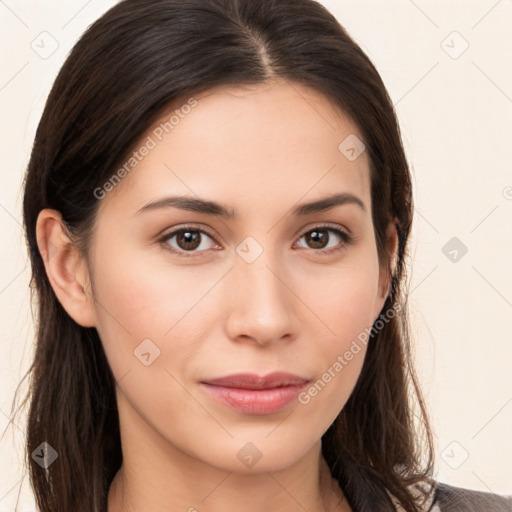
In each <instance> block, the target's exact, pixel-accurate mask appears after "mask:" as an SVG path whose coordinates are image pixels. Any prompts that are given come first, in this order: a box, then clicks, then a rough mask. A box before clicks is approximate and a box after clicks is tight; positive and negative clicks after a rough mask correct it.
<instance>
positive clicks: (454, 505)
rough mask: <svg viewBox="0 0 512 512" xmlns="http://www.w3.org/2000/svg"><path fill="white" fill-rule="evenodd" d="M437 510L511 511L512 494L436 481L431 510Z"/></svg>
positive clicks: (442, 511)
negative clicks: (505, 494) (477, 489)
mask: <svg viewBox="0 0 512 512" xmlns="http://www.w3.org/2000/svg"><path fill="white" fill-rule="evenodd" d="M436 507H437V508H436ZM438 510H440V512H482V511H485V512H512V495H511V496H504V495H500V494H494V493H492V492H483V491H475V490H472V489H466V488H463V487H456V486H454V485H449V484H445V483H442V482H437V485H436V493H435V500H434V505H433V507H432V509H431V511H432V512H437V511H438Z"/></svg>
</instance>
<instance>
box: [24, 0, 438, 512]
mask: <svg viewBox="0 0 512 512" xmlns="http://www.w3.org/2000/svg"><path fill="white" fill-rule="evenodd" d="M274 78H280V79H283V80H286V81H288V82H289V83H292V84H293V83H300V84H302V85H306V86H308V87H310V88H312V89H314V90H316V91H318V92H320V93H322V94H323V95H324V96H325V97H327V98H328V99H329V100H330V101H332V102H333V105H335V106H336V107H338V108H340V109H341V110H342V111H344V112H345V113H346V114H347V115H348V116H349V117H350V118H351V120H353V122H354V123H355V124H356V125H357V126H358V127H359V129H360V131H361V134H362V135H363V138H364V144H365V145H366V151H368V155H369V160H370V167H371V169H370V172H371V199H372V219H373V225H374V229H375V238H376V243H377V250H378V258H379V264H380V265H381V268H382V269H387V270H388V271H389V272H392V269H391V263H390V258H389V253H388V251H387V248H386V227H387V225H388V222H389V221H390V220H391V219H396V229H397V232H398V240H399V243H398V259H397V262H396V267H395V268H394V271H393V274H392V279H391V288H390V294H389V296H388V298H387V300H386V302H385V304H384V306H383V309H382V311H388V310H391V309H393V310H394V311H398V313H397V314H395V315H394V316H393V317H392V318H391V319H388V320H387V321H386V322H385V323H384V325H383V326H382V328H380V329H375V330H372V334H371V336H370V339H369V342H368V347H367V353H366V356H365V360H364V365H363V368H362V371H361V374H360V376H359V379H358V381H357V384H356V386H355V389H354V391H353V393H352V395H351V396H350V398H349V400H348V402H347V403H346V405H345V407H344V408H343V410H342V411H341V412H340V414H339V415H338V417H337V418H336V420H335V421H334V422H333V423H332V425H331V426H330V427H329V429H328V430H327V431H326V432H325V434H324V435H323V437H322V452H323V455H324V457H325V459H326V461H327V463H328V465H329V468H330V470H331V473H332V476H333V477H334V478H335V479H336V480H337V481H338V482H339V484H340V487H341V488H342V490H343V492H344V493H345V495H346V497H347V500H348V502H349V504H350V505H351V506H352V508H353V510H356V511H375V510H379V511H388V510H390V511H391V510H394V508H393V505H392V503H391V500H390V499H389V494H391V495H392V496H394V497H395V498H396V499H397V500H398V501H399V502H400V503H401V505H402V506H403V507H404V509H405V510H406V511H407V512H416V511H417V510H419V508H418V504H417V503H416V501H415V499H414V496H413V495H412V494H411V488H410V487H409V486H411V484H414V483H416V482H421V481H424V480H429V481H433V480H432V470H433V439H432V433H431V428H430V425H429V419H428V413H427V410H426V407H425V405H424V402H423V399H422V397H421V392H420V389H419V386H418V383H417V377H416V376H415V372H414V368H413V365H412V356H411V353H410V341H409V334H408V325H409V319H408V316H407V293H406V284H405V279H406V274H405V259H406V257H407V256H408V254H407V241H408V238H409V233H410V229H411V224H412V217H413V198H412V185H411V178H410V172H409V166H408V163H407V160H406V156H405V152H404V149H403V145H402V141H401V134H400V129H399V126H398V122H397V119H396V114H395V111H394V108H393V104H392V101H391V100H390V98H389V96H388V93H387V91H386V88H385V86H384V84H383V82H382V80H381V78H380V76H379V74H378V72H377V70H376V69H375V67H374V65H373V64H372V62H371V61H370V59H369V58H368V57H367V56H366V55H365V53H364V52H363V51H362V50H361V48H360V47H359V46H358V45H357V44H356V43H355V42H354V41H353V40H352V39H351V37H350V36H349V35H348V34H347V32H346V31H345V29H344V28H343V27H342V26H341V25H340V23H339V22H338V21H337V20H336V19H335V18H334V17H333V16H332V15H331V14H330V13H329V12H328V11H327V10H326V9H325V8H324V7H323V6H322V5H321V4H319V3H317V2H315V1H313V0H153V1H151V2H140V1H139V0H124V1H121V2H120V3H118V4H117V5H115V6H114V7H113V8H111V9H110V10H109V11H108V12H106V14H104V15H103V16H102V17H101V18H100V19H98V20H97V21H96V22H95V23H94V24H93V25H92V26H90V27H89V28H88V30H87V31H86V32H85V33H84V34H83V36H82V37H81V38H80V40H79V41H78V42H77V43H76V45H75V46H74V48H73V50H72V51H71V53H70V55H69V56H68V58H67V60H66V62H65V63H64V65H63V66H62V68H61V70H60V72H59V74H58V76H57V78H56V80H55V83H54V85H53V87H52V90H51V92H50V94H49V97H48V100H47V103H46V106H45V109H44V112H43V115H42V117H41V120H40V123H39V126H38V128H37V132H36V136H35V141H34V145H33V148H32V154H31V158H30V162H29V165H28V169H27V173H26V177H25V183H24V187H25V189H24V201H23V215H24V225H25V234H26V238H27V243H28V249H29V252H30V260H31V265H32V278H31V282H30V286H31V291H32V294H33V295H35V296H36V298H37V308H38V310H37V317H36V319H35V324H36V336H37V339H36V344H35V355H34V359H33V362H32V364H31V366H30V368H29V370H28V372H27V374H26V375H25V376H24V377H23V380H24V379H25V378H26V377H28V376H29V377H30V389H29V392H28V393H27V394H26V396H25V399H24V401H23V403H22V405H24V404H25V403H26V402H27V401H29V404H30V408H29V412H28V417H27V418H28V419H27V437H26V457H25V462H26V464H28V468H29V475H30V481H31V485H32V487H33V490H34V494H35V499H36V503H37V505H38V507H40V509H41V512H50V511H51V512H69V511H70V510H73V511H74V512H103V511H106V509H107V494H108V489H109V486H110V483H111V482H112V479H113V477H114V475H115V473H116V472H117V470H118V469H119V468H120V466H121V463H122V451H121V441H120V431H119V421H118V412H117V404H116V395H115V386H116V381H115V379H114V377H113V374H112V372H111V369H110V367H109V364H108V361H107V359H106V357H105V353H104V351H103V347H102V344H101V341H100V338H99V336H98V333H97V331H96V329H95V328H85V327H82V326H80V325H78V324H77V323H76V322H74V321H73V319H71V317H70V316H69V315H68V314H67V313H66V311H65V310H64V308H63V307H62V306H61V304H60V303H59V301H58V300H57V298H56V295H55V294H54V292H53V289H52V287H51V285H50V283H49V280H48V277H47V274H46V272H45V267H44V264H43V260H42V258H41V254H40V252H39V250H38V245H37V241H36V221H37V217H38V214H39V212H40V211H41V210H42V209H44V208H52V209H55V210H58V211H59V212H60V213H61V215H62V219H63V222H64V224H65V226H66V228H68V230H69V233H70V236H71V235H72V237H73V239H74V240H76V243H77V244H78V245H79V247H80V249H81V250H82V251H83V254H84V255H87V251H88V248H89V241H90V235H91V226H92V225H93V224H94V220H95V216H96V214H97V209H98V204H99V201H98V199H97V198H96V195H95V194H94V190H95V189H97V188H98V187H101V186H102V185H103V184H104V183H105V182H106V181H107V180H109V179H110V178H111V176H112V175H113V173H114V171H115V170H116V169H118V166H119V165H121V164H122V162H123V161H124V159H125V157H126V155H127V154H129V152H130V150H131V149H132V148H133V147H134V145H135V144H136V142H137V141H138V140H139V139H140V137H141V136H142V135H143V134H144V133H145V132H146V130H148V129H149V128H150V127H151V125H152V123H154V122H155V120H157V119H158V118H159V116H161V115H162V113H164V112H165V111H166V110H167V109H168V108H169V106H170V105H173V104H175V103H176V102H177V101H178V100H179V99H180V98H183V97H186V96H188V97H190V96H191V95H193V94H194V93H199V92H202V91H207V90H208V89H210V88H212V87H215V86H223V85H244V84H260V83H263V82H265V81H268V80H271V79H274ZM23 380H22V382H23ZM20 384H21V383H20ZM18 388H19V386H18ZM17 394H18V389H17V390H16V394H15V397H16V396H17ZM42 442H47V443H48V444H49V445H50V446H51V447H52V448H53V449H55V450H56V452H57V453H58V454H59V458H58V459H57V461H56V462H54V463H53V464H51V465H49V466H48V467H47V468H46V469H43V468H42V467H41V465H40V464H38V463H37V462H36V461H35V460H34V458H33V457H32V456H31V454H32V452H33V451H34V450H35V449H36V448H38V447H39V446H40V445H41V443H42Z"/></svg>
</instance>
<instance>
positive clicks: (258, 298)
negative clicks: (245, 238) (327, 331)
mask: <svg viewBox="0 0 512 512" xmlns="http://www.w3.org/2000/svg"><path fill="white" fill-rule="evenodd" d="M287 281H288V280H287V276H286V272H285V271H284V270H283V268H282V266H278V265H277V263H276V261H275V260H274V259H271V258H270V257H267V255H266V252H263V254H262V255H261V256H260V257H259V258H258V259H256V261H253V262H252V263H247V262H246V261H244V260H243V259H242V258H238V257H237V258H236V262H235V264H234V268H233V269H232V271H231V272H230V276H229V283H228V287H227V288H228V290H227V292H228V294H229V301H228V304H229V312H228V316H227V320H226V331H227V335H228V337H229V338H230V339H231V340H233V341H237V342H242V341H244V340H245V341H249V342H252V343H258V344H259V345H269V344H272V343H278V342H283V341H291V340H292V339H294V338H296V336H297V333H298V318H297V315H296V311H295V309H294V308H296V307H297V298H295V297H294V294H293V292H292V291H291V289H290V288H289V287H288V286H289V285H288V283H287Z"/></svg>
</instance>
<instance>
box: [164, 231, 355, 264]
mask: <svg viewBox="0 0 512 512" xmlns="http://www.w3.org/2000/svg"><path fill="white" fill-rule="evenodd" d="M320 229H323V230H326V231H331V232H333V233H335V234H336V235H338V236H339V237H340V238H341V239H342V243H341V246H340V247H334V248H330V249H312V250H313V251H316V253H317V254H321V255H325V256H327V255H330V254H333V253H337V252H339V251H342V250H343V249H345V248H346V247H348V246H349V245H350V244H351V243H352V242H353V238H352V236H351V235H349V234H348V233H345V232H344V231H341V230H340V229H338V228H335V227H333V226H329V225H325V224H318V225H317V226H314V227H313V228H311V229H308V230H307V231H305V232H304V233H302V235H301V236H300V237H299V240H300V239H301V238H302V237H303V236H304V235H307V234H308V233H311V232H312V231H315V230H320ZM187 231H190V232H194V233H195V232H197V233H202V234H205V235H207V236H208V237H210V238H211V239H212V240H213V241H214V242H215V243H217V241H216V240H215V237H214V236H213V235H212V234H211V233H209V232H208V231H206V230H205V229H202V228H197V227H194V226H184V227H182V228H179V229H176V230H174V231H171V232H170V233H167V234H166V235H165V236H164V237H162V238H161V239H160V240H159V241H160V242H161V243H162V244H163V245H164V248H165V249H166V250H168V251H169V252H171V253H173V254H176V255H178V256H180V257H184V258H196V257H198V254H197V252H196V253H195V254H194V251H183V250H180V251H179V250H176V249H175V248H173V247H171V246H170V245H169V244H168V243H166V242H168V241H169V240H170V239H171V238H173V237H174V236H175V235H177V234H179V233H183V232H187ZM198 252H199V253H201V252H204V251H198ZM187 253H189V254H187Z"/></svg>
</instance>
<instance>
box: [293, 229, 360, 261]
mask: <svg viewBox="0 0 512 512" xmlns="http://www.w3.org/2000/svg"><path fill="white" fill-rule="evenodd" d="M329 233H334V235H335V236H334V237H332V236H330V235H329ZM303 238H304V239H305V240H306V243H307V244H308V245H309V246H310V248H311V249H315V250H317V251H318V252H319V253H320V254H331V253H334V252H338V251H341V250H342V249H344V248H345V247H347V246H348V245H350V243H351V242H352V237H351V236H350V235H348V234H347V233H345V232H344V231H341V230H340V229H338V228H334V227H332V226H325V225H320V226H315V227H314V228H313V229H310V230H309V231H306V232H305V233H304V234H303V235H302V236H301V237H300V239H299V240H302V239H303ZM332 239H334V242H335V243H334V245H332V244H331V245H329V244H330V242H331V240H332ZM336 239H337V240H338V243H336ZM306 248H307V247H306Z"/></svg>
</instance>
